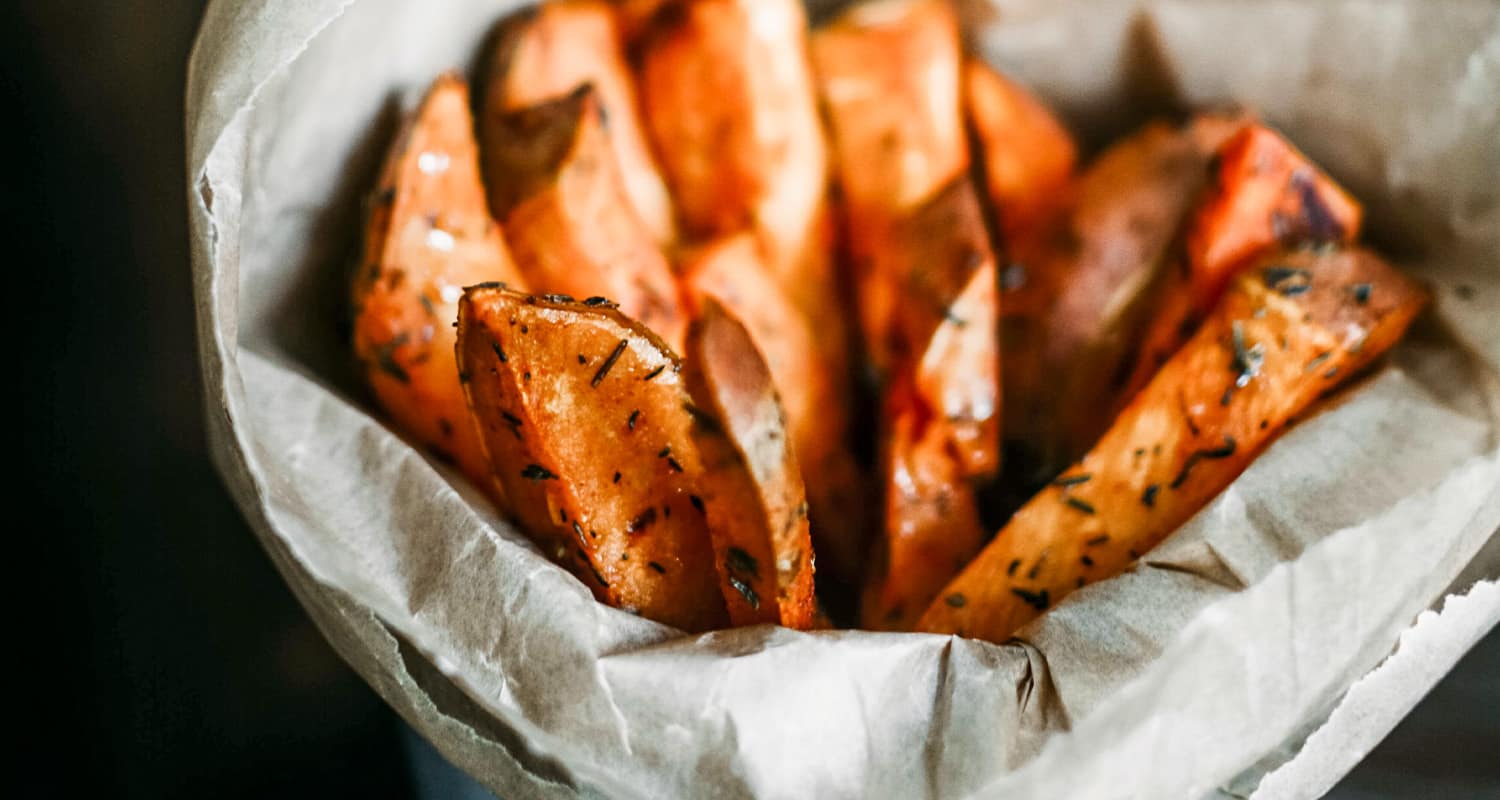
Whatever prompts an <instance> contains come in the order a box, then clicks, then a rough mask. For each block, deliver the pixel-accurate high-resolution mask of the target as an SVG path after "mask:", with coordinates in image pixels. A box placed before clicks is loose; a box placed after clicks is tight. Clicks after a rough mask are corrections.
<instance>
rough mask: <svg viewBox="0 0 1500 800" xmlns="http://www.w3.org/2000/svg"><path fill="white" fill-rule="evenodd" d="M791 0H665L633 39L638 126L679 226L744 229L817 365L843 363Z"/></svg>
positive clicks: (801, 20) (809, 87)
mask: <svg viewBox="0 0 1500 800" xmlns="http://www.w3.org/2000/svg"><path fill="white" fill-rule="evenodd" d="M806 40H807V17H806V14H805V12H804V11H803V8H802V4H801V3H800V2H798V1H797V0H693V1H692V2H685V1H684V0H674V1H673V2H667V3H663V4H662V7H661V8H660V9H659V10H658V11H657V13H656V14H655V15H654V16H653V17H652V18H651V21H650V24H649V25H648V27H647V29H646V31H645V32H644V33H643V34H642V36H641V42H640V48H639V49H640V69H639V76H640V86H641V95H642V97H643V102H644V105H645V108H646V110H647V123H648V129H649V131H650V134H651V138H652V141H654V142H655V144H656V151H657V153H658V154H659V156H660V159H661V164H662V168H663V171H664V172H665V174H666V176H667V180H668V183H669V185H670V186H671V189H672V193H673V196H674V198H675V199H676V202H677V206H678V212H679V215H680V217H681V220H682V222H683V226H684V228H685V229H686V230H687V232H688V233H689V234H690V235H691V236H693V237H695V238H697V239H700V240H701V239H707V238H712V237H716V236H722V235H730V234H736V233H740V232H743V231H751V232H753V233H754V234H755V235H756V236H757V237H758V238H759V239H760V241H761V244H762V246H763V247H764V248H765V254H766V261H767V263H768V264H769V265H770V267H771V269H772V271H773V272H774V274H775V275H776V278H777V281H778V282H779V283H780V284H781V286H782V288H783V289H784V290H785V291H786V292H787V294H788V295H789V296H790V297H791V298H792V300H793V301H794V302H795V303H796V304H797V307H798V308H799V309H801V311H802V313H804V314H806V315H807V316H808V318H809V319H810V320H811V321H812V324H813V328H814V330H816V331H817V333H818V345H819V349H820V351H821V352H822V353H823V355H824V358H825V360H826V361H827V364H828V368H830V369H833V370H835V371H836V374H837V375H838V376H840V379H841V380H842V377H843V376H844V375H845V374H846V373H847V370H848V365H847V361H848V357H847V354H846V350H847V347H848V344H847V338H848V334H847V331H846V327H847V322H846V320H845V318H844V315H843V314H841V313H839V309H840V305H839V304H838V302H837V298H838V297H839V296H840V291H839V286H838V275H837V274H836V271H835V263H834V260H833V224H832V216H831V214H830V212H829V206H828V197H827V194H828V146H827V143H826V142H825V140H824V137H823V129H822V124H821V122H820V120H819V118H818V106H817V96H816V93H815V91H814V86H813V79H812V72H811V67H810V65H809V62H808V55H807V47H806Z"/></svg>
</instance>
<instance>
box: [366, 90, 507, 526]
mask: <svg viewBox="0 0 1500 800" xmlns="http://www.w3.org/2000/svg"><path fill="white" fill-rule="evenodd" d="M481 281H506V282H510V283H514V284H516V285H518V286H519V285H521V283H522V281H521V276H520V273H519V272H517V270H516V267H515V265H514V264H513V263H512V261H511V258H510V254H509V252H508V251H507V250H506V248H505V241H504V239H503V238H502V237H501V234H500V229H499V228H498V227H497V226H496V225H495V224H494V223H493V222H492V221H491V220H490V214H489V211H488V209H486V207H485V202H484V188H483V187H482V186H481V185H480V181H479V156H478V153H477V148H476V145H475V142H474V133H473V119H472V118H471V116H470V114H469V89H468V86H467V85H466V84H465V83H464V82H463V80H462V79H460V78H458V77H457V76H454V75H444V76H442V77H440V78H438V79H437V81H436V82H435V83H433V85H432V88H431V89H429V90H428V93H427V97H426V99H424V100H423V101H422V104H421V106H420V107H419V108H418V109H417V111H416V112H415V113H414V114H413V115H412V117H411V118H410V119H408V120H407V122H406V124H405V127H404V129H403V131H402V132H401V133H400V134H399V135H398V137H397V138H396V141H395V144H394V145H393V146H392V148H391V152H390V155H389V156H388V157H387V159H386V162H385V167H384V169H383V170H382V172H381V174H380V179H379V182H378V184H377V186H376V190H375V195H374V198H373V202H372V205H371V206H370V213H369V218H368V220H367V226H366V229H365V241H364V259H363V261H362V262H361V264H360V266H359V268H358V270H357V272H356V274H355V275H354V282H353V287H352V289H353V308H354V352H355V354H356V355H357V356H358V357H359V360H360V362H361V363H362V364H363V365H364V369H365V372H366V374H367V377H368V379H369V381H370V388H371V389H373V390H374V393H375V398H376V400H377V401H379V403H380V406H381V407H382V408H384V409H385V411H386V413H387V414H389V415H390V416H391V418H392V419H393V420H395V422H396V423H397V424H399V425H400V426H401V428H402V429H403V430H405V431H406V432H408V433H409V434H411V436H412V437H413V438H415V439H417V440H418V441H420V442H422V443H423V444H425V445H426V446H427V447H428V448H430V449H431V450H432V451H433V452H435V453H437V454H439V456H440V457H441V458H443V459H444V460H452V461H456V462H457V463H458V465H459V466H460V467H461V468H462V469H463V470H464V472H465V473H467V474H468V475H469V477H470V478H471V479H472V480H474V481H476V482H478V483H480V485H487V484H488V483H489V480H488V474H489V467H488V465H487V464H486V462H485V459H484V453H483V450H482V449H481V448H480V445H479V440H478V438H477V437H476V436H475V435H474V432H473V430H472V428H471V426H470V425H469V423H468V413H469V412H468V409H467V407H466V406H465V405H464V394H463V387H461V386H459V383H458V367H457V366H456V365H455V364H454V360H453V342H454V335H453V321H454V320H455V319H457V317H458V299H459V297H460V295H461V294H462V293H463V288H462V287H464V286H467V285H469V284H473V283H479V282H481ZM497 499H498V498H497Z"/></svg>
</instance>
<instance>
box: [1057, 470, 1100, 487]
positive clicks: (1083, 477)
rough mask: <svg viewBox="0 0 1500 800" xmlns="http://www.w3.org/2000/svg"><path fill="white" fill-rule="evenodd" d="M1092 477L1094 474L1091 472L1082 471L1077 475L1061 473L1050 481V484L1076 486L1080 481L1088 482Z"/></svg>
mask: <svg viewBox="0 0 1500 800" xmlns="http://www.w3.org/2000/svg"><path fill="white" fill-rule="evenodd" d="M1093 477H1094V474H1093V473H1092V472H1082V473H1079V474H1077V475H1063V476H1060V477H1058V478H1057V479H1056V480H1054V481H1052V485H1053V486H1064V487H1066V486H1077V485H1079V484H1081V483H1088V482H1089V479H1090V478H1093Z"/></svg>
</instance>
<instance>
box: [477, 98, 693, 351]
mask: <svg viewBox="0 0 1500 800" xmlns="http://www.w3.org/2000/svg"><path fill="white" fill-rule="evenodd" d="M487 124H488V128H489V130H490V133H491V136H492V138H491V139H489V141H488V149H486V150H485V151H484V172H485V181H486V183H487V185H488V186H489V197H490V209H491V210H492V211H493V212H494V214H495V216H496V217H497V218H498V219H499V220H500V221H501V224H502V225H503V226H504V228H505V234H506V238H507V240H508V241H509V242H510V247H511V253H512V254H513V255H514V257H515V260H516V263H517V264H518V265H519V266H520V268H521V271H522V273H523V274H524V275H525V276H526V280H527V281H528V283H529V285H530V286H531V287H532V288H534V289H536V290H538V291H545V292H553V293H558V294H566V295H570V296H573V297H580V298H583V297H593V296H603V297H608V298H609V299H610V300H612V301H614V302H616V303H619V305H620V309H621V310H622V311H623V312H624V313H625V314H626V315H628V316H630V317H633V318H635V319H637V320H639V321H640V322H642V323H643V324H645V325H646V326H647V327H649V328H651V330H653V331H655V332H656V333H657V335H659V336H661V337H662V338H663V339H665V340H667V342H668V343H669V344H671V345H672V346H673V347H674V348H681V346H682V336H683V333H684V332H685V331H686V329H687V318H686V315H684V314H683V312H682V308H681V303H680V301H679V298H678V290H677V283H676V279H675V278H674V276H673V275H672V267H671V264H670V263H668V261H667V258H666V256H665V255H664V254H663V253H662V250H661V248H660V247H659V246H658V245H657V243H656V241H655V240H654V239H653V238H652V236H651V232H650V231H649V230H647V228H646V226H645V225H644V224H642V222H641V219H640V216H639V215H638V214H636V213H635V210H634V209H633V208H632V207H631V205H630V203H629V201H628V200H627V199H626V196H625V190H624V186H623V184H622V182H621V180H620V173H619V169H618V168H617V166H616V163H615V154H614V151H613V150H612V149H611V147H610V145H609V139H608V134H607V131H606V129H607V128H608V127H609V125H607V124H606V123H605V120H604V111H603V107H602V105H601V104H600V102H599V94H598V92H597V91H596V90H595V89H594V88H593V87H592V86H582V87H579V88H578V89H576V90H574V91H573V92H571V93H569V94H568V95H565V96H563V97H560V98H556V99H553V100H549V101H546V102H544V103H541V104H538V105H536V106H532V107H529V108H524V109H521V110H518V111H507V112H497V113H494V114H492V115H491V116H490V117H489V119H488V123H487Z"/></svg>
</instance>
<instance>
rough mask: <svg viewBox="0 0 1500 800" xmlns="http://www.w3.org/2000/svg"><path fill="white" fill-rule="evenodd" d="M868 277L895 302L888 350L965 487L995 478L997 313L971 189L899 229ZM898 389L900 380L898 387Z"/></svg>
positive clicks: (949, 195) (963, 181) (961, 183)
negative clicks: (890, 291)
mask: <svg viewBox="0 0 1500 800" xmlns="http://www.w3.org/2000/svg"><path fill="white" fill-rule="evenodd" d="M874 263H875V265H876V269H877V270H878V271H880V272H881V273H882V274H885V275H887V276H889V277H890V280H891V281H892V283H893V285H894V286H896V287H897V288H898V291H899V300H898V302H897V304H896V307H895V309H894V311H893V315H892V320H893V322H892V324H893V331H894V333H893V334H892V342H891V345H890V349H891V350H892V351H893V352H895V353H897V354H898V355H897V363H898V364H901V365H902V366H901V369H902V370H910V375H911V381H912V384H913V388H914V389H915V392H916V394H917V396H918V397H919V398H920V399H921V401H922V402H923V403H924V404H925V406H926V408H927V410H928V411H929V413H931V414H932V415H933V416H934V417H936V422H934V423H933V424H934V425H936V426H938V427H940V428H942V429H943V430H944V431H946V436H947V438H948V440H949V442H950V444H951V446H952V448H953V452H954V454H955V455H956V456H957V458H958V461H959V473H960V474H962V475H964V476H967V477H970V478H987V477H990V476H993V475H994V474H995V473H996V472H997V471H998V470H999V468H1000V420H1001V414H1002V411H1001V396H1000V344H999V325H1000V307H999V290H998V286H997V282H998V279H997V277H996V267H995V257H994V255H993V253H992V252H991V250H990V244H989V237H988V233H987V232H986V231H985V227H984V218H983V214H982V212H981V211H980V208H979V200H978V197H977V196H976V195H975V191H974V185H973V182H972V181H971V180H969V178H968V177H967V176H962V177H960V178H958V179H957V180H955V181H954V182H953V183H952V184H950V185H949V186H948V187H946V188H945V189H943V190H942V191H940V192H938V194H937V195H936V196H934V197H933V198H932V199H931V200H929V201H928V202H926V203H924V204H922V205H921V206H920V207H918V208H917V209H915V210H914V211H913V212H912V213H910V214H908V215H907V216H905V217H903V218H902V219H900V220H898V221H897V222H896V223H895V225H894V226H893V227H892V233H891V236H890V238H889V242H888V244H887V247H886V249H884V250H883V252H882V253H881V254H879V255H878V256H877V257H876V260H875V262H874ZM897 380H898V381H899V380H901V379H899V378H898V379H897Z"/></svg>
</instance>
